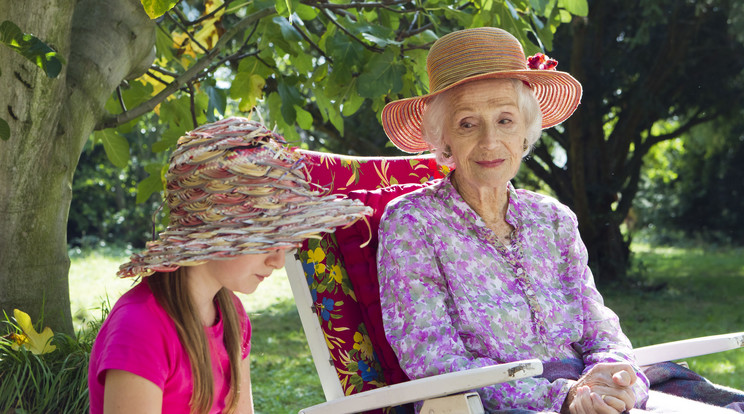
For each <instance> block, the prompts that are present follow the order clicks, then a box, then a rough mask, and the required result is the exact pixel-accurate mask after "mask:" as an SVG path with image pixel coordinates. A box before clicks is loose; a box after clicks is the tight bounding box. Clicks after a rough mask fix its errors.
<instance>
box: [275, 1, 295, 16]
mask: <svg viewBox="0 0 744 414" xmlns="http://www.w3.org/2000/svg"><path fill="white" fill-rule="evenodd" d="M299 4H300V2H299V0H276V1H275V2H274V7H276V14H278V15H280V16H284V17H289V16H291V15H292V13H294V11H295V10H296V9H297V6H299Z"/></svg>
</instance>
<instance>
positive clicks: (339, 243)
mask: <svg viewBox="0 0 744 414" xmlns="http://www.w3.org/2000/svg"><path fill="white" fill-rule="evenodd" d="M302 153H303V154H304V155H305V156H306V159H305V164H306V167H307V170H308V173H309V176H310V182H311V183H315V184H318V185H320V186H322V187H324V188H326V189H327V190H328V191H329V192H330V193H338V194H348V195H349V197H351V198H354V199H358V200H361V201H362V202H364V203H365V204H366V205H369V206H371V207H372V208H373V210H374V212H373V214H372V216H369V217H368V218H367V220H366V221H361V220H360V221H358V222H356V223H355V224H353V225H352V226H350V227H348V228H345V229H343V228H338V229H337V230H336V233H335V234H326V235H324V236H323V238H322V239H320V240H317V239H313V240H309V241H306V242H305V243H304V244H303V247H302V248H301V249H299V251H298V255H299V257H300V261H301V262H302V266H303V268H304V271H305V276H306V277H307V282H308V288H309V289H310V292H311V295H312V297H313V300H314V302H315V310H316V313H317V315H318V319H319V321H320V324H321V327H322V329H323V332H324V335H325V338H326V344H327V345H328V348H329V350H330V352H331V356H332V359H333V362H334V364H335V367H336V371H337V373H338V376H339V379H340V381H341V386H342V388H343V390H344V392H345V394H346V395H350V394H354V393H357V392H361V391H366V390H369V389H374V388H379V387H382V386H385V385H388V384H393V383H398V382H402V381H406V380H408V378H407V377H406V376H405V374H404V373H403V371H402V370H401V369H400V366H399V365H398V360H397V358H396V357H395V354H394V353H393V351H392V349H391V348H390V345H389V344H388V343H387V341H386V339H385V334H384V331H383V327H382V315H381V310H380V297H379V285H378V283H377V267H376V263H375V257H376V252H377V227H378V225H379V221H380V217H381V216H382V213H383V211H384V208H385V205H387V203H388V202H389V201H390V200H392V199H393V198H395V197H397V196H399V195H402V194H405V193H407V192H410V191H413V190H415V189H417V188H420V187H422V186H425V185H428V183H429V182H431V181H432V180H435V179H438V178H442V177H443V176H444V175H445V174H446V173H447V171H446V170H445V171H443V170H441V169H440V167H438V166H437V164H436V162H435V160H434V158H432V157H430V156H421V157H348V156H340V155H336V154H328V153H319V152H312V151H302ZM365 242H369V243H368V244H366V245H365V246H363V247H362V245H363V244H364V243H365Z"/></svg>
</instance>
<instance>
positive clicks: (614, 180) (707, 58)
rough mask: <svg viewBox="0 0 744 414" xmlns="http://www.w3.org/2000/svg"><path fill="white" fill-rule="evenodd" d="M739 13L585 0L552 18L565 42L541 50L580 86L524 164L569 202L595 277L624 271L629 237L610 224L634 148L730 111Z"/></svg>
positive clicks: (636, 174) (667, 3)
mask: <svg viewBox="0 0 744 414" xmlns="http://www.w3.org/2000/svg"><path fill="white" fill-rule="evenodd" d="M740 13H741V7H739V6H735V5H733V4H732V2H730V1H727V0H711V1H707V2H694V1H677V0H661V1H656V2H644V1H640V0H635V1H632V2H630V3H629V2H628V1H626V0H603V1H597V0H595V1H591V2H589V14H588V16H587V18H586V19H574V20H573V21H572V23H571V24H570V25H565V26H561V27H559V28H558V30H557V32H556V36H555V44H556V45H557V46H560V45H565V46H563V47H556V48H555V52H554V53H552V56H551V57H553V58H557V60H558V62H559V64H558V68H557V69H558V70H570V71H571V73H572V74H573V75H574V76H576V77H577V78H578V80H579V81H581V83H582V85H583V87H584V95H583V96H582V102H581V105H580V107H579V109H578V110H577V112H576V113H575V114H574V115H573V116H572V118H570V119H569V120H568V121H567V122H566V123H564V124H563V125H561V126H560V127H558V128H553V129H549V130H547V131H546V134H547V135H550V137H551V138H552V140H551V141H541V143H540V144H539V145H538V146H537V147H536V148H535V151H534V155H533V157H532V158H531V159H529V160H527V162H526V164H527V165H528V166H529V168H530V169H531V170H532V171H533V173H534V174H535V175H536V176H537V177H539V178H540V179H541V180H543V181H544V182H545V183H547V184H548V185H549V186H550V188H551V189H552V190H553V191H554V193H555V194H556V195H557V196H558V198H559V199H560V200H561V201H562V202H564V203H565V204H567V205H568V206H569V207H571V208H572V209H573V211H574V212H576V214H577V216H578V219H579V228H580V230H581V234H582V239H583V240H584V242H585V244H586V245H587V248H588V250H589V258H590V262H591V265H592V267H593V270H594V271H595V278H596V279H597V280H598V281H599V282H600V283H603V282H605V281H611V280H618V279H622V278H624V277H625V275H626V267H627V265H628V263H629V262H628V257H629V244H630V239H629V237H628V235H627V234H623V233H621V230H620V226H621V225H622V224H623V223H624V222H625V220H626V218H627V217H628V213H629V211H630V209H631V207H632V205H633V200H634V198H635V196H636V192H637V191H638V188H639V185H640V181H641V172H642V166H643V163H644V159H645V158H644V156H645V155H646V154H647V153H648V152H649V151H650V150H651V148H653V147H654V146H655V145H656V144H658V143H660V142H664V141H667V140H671V139H674V138H677V137H680V136H681V135H683V134H684V133H686V132H688V131H690V129H692V128H693V127H695V126H696V125H702V124H705V123H707V122H710V121H712V120H714V119H718V118H721V119H731V118H732V117H737V116H738V114H737V113H735V111H733V109H735V108H734V107H732V105H730V102H736V101H738V99H739V97H740V96H741V94H742V93H744V84H742V82H741V81H740V80H741V76H742V67H744V60H743V57H744V53H743V52H744V45H743V44H742V43H741V42H740V41H739V40H737V37H736V36H734V35H733V34H734V33H736V29H737V28H738V27H739V25H741V18H740V17H741V15H740ZM568 45H570V46H568ZM629 57H632V58H629ZM721 59H725V60H726V64H721V65H718V64H716V65H713V64H711V62H715V61H720V60H721Z"/></svg>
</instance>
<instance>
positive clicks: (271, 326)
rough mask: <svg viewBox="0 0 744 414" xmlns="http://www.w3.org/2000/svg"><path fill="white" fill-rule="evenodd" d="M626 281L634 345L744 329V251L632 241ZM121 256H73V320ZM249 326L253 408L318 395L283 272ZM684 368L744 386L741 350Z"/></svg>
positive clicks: (90, 306)
mask: <svg viewBox="0 0 744 414" xmlns="http://www.w3.org/2000/svg"><path fill="white" fill-rule="evenodd" d="M633 251H634V256H633V275H634V277H635V280H636V281H637V283H635V284H634V285H633V286H631V287H622V288H616V287H615V288H609V287H608V288H604V287H602V286H601V284H600V291H601V292H602V293H603V295H604V296H605V299H606V303H607V305H608V306H609V307H610V308H612V309H613V310H615V312H616V313H617V314H618V315H619V316H620V320H621V324H622V326H623V329H624V331H625V332H626V334H627V335H628V337H630V339H631V341H632V342H633V345H634V346H644V345H651V344H655V343H660V342H666V341H674V340H679V339H686V338H690V337H695V336H703V335H714V334H720V333H726V332H735V331H742V330H744V311H743V310H742V307H741V306H742V305H741V304H742V303H744V249H721V250H715V251H703V250H701V249H690V248H687V249H678V248H660V247H650V246H647V245H635V246H634V247H633ZM125 258H126V255H125V254H124V253H123V252H116V251H113V252H112V251H106V252H105V254H101V253H98V252H92V253H85V252H81V253H76V254H73V257H72V267H71V271H70V291H71V297H72V298H73V300H72V309H73V315H74V316H75V320H76V324H77V326H82V323H83V322H84V321H85V320H90V319H91V318H96V317H98V316H99V315H100V311H98V310H97V309H98V308H99V307H100V304H101V302H102V300H106V299H105V298H106V297H107V295H108V300H109V301H110V302H111V303H113V302H114V301H115V298H117V297H118V296H119V295H121V293H123V292H124V291H126V290H127V289H128V288H129V287H130V286H131V281H128V280H119V279H116V278H115V277H114V274H115V271H116V268H117V266H118V265H119V264H120V263H122V262H123V261H124V260H125ZM241 299H242V300H243V302H244V304H245V306H246V309H247V310H248V312H249V313H250V315H251V321H252V323H253V329H254V334H253V344H252V352H251V358H252V368H251V371H252V372H251V376H252V380H253V394H254V399H255V406H256V411H257V412H258V413H293V412H295V413H296V412H297V411H298V410H299V409H301V408H303V407H306V406H309V405H313V404H317V403H321V402H323V401H324V398H323V392H322V389H321V387H320V383H319V381H318V379H317V375H316V373H315V367H314V365H313V362H312V358H311V356H310V351H309V349H308V347H307V344H306V342H305V337H304V334H303V332H302V327H301V325H300V320H299V316H298V315H297V311H296V310H295V308H294V302H293V300H292V295H291V291H290V288H289V283H288V282H287V278H286V275H285V274H284V272H283V271H277V272H274V274H273V275H272V276H271V277H270V278H269V279H268V280H267V281H265V282H264V283H262V284H261V285H260V286H259V288H258V290H257V291H256V293H254V294H252V295H248V296H245V295H241ZM688 363H689V364H690V367H691V368H692V369H694V370H695V371H697V372H699V373H701V374H702V375H704V376H706V377H708V378H709V379H711V380H712V381H714V382H716V383H720V384H724V385H728V386H731V387H735V388H739V389H744V350H736V351H728V352H724V353H720V354H716V355H710V356H704V357H698V358H693V359H690V360H689V361H688Z"/></svg>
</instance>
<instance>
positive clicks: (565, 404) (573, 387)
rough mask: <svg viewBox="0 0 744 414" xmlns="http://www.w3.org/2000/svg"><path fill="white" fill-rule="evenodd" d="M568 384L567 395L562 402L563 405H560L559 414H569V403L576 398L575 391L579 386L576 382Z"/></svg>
mask: <svg viewBox="0 0 744 414" xmlns="http://www.w3.org/2000/svg"><path fill="white" fill-rule="evenodd" d="M569 383H570V387H569V389H568V393H566V398H565V399H564V400H563V405H561V414H571V409H570V407H571V403H572V402H573V399H574V397H575V396H576V389H577V388H578V385H579V383H578V382H577V381H570V382H569Z"/></svg>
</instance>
